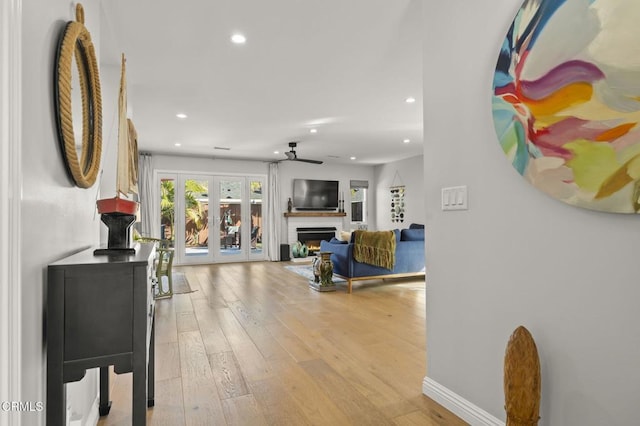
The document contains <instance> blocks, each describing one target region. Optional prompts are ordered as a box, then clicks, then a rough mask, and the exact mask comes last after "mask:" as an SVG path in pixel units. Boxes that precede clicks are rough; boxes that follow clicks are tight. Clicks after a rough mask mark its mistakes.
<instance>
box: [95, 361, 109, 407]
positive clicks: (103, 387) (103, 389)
mask: <svg viewBox="0 0 640 426" xmlns="http://www.w3.org/2000/svg"><path fill="white" fill-rule="evenodd" d="M110 410H111V401H109V367H100V405H99V406H98V412H99V413H100V415H101V416H106V415H107V414H109V411H110Z"/></svg>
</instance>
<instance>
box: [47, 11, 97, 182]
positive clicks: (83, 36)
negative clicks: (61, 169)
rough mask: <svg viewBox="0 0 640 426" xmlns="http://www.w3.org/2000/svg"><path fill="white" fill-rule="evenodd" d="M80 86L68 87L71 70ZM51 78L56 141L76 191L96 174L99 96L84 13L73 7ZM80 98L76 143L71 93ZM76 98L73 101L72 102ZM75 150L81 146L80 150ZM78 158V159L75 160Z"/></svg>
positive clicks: (93, 56)
mask: <svg viewBox="0 0 640 426" xmlns="http://www.w3.org/2000/svg"><path fill="white" fill-rule="evenodd" d="M73 66H75V67H76V68H77V71H78V80H79V81H78V82H75V83H76V84H79V85H80V87H72V67H73ZM54 69H55V75H54V79H55V81H54V99H55V110H56V125H57V130H58V141H59V143H60V147H61V149H62V153H63V157H64V162H65V165H66V168H67V172H68V174H69V176H70V177H71V178H72V179H73V181H74V182H75V184H76V185H77V186H79V187H80V188H89V187H91V186H92V185H93V184H94V182H95V181H96V178H97V176H98V172H99V171H100V158H101V154H102V97H101V93H100V76H99V71H98V61H97V59H96V54H95V50H94V47H93V42H92V41H91V35H90V34H89V31H87V29H86V28H85V26H84V10H83V8H82V5H81V4H77V5H76V20H75V21H70V22H69V23H67V25H66V26H65V28H64V30H63V31H62V33H61V35H60V41H59V43H58V51H57V54H56V64H55V67H54ZM74 90H75V91H78V90H79V91H80V92H79V93H80V97H81V99H82V101H81V102H82V117H76V119H79V118H81V119H82V140H81V141H80V142H79V143H76V140H75V136H74V126H73V114H72V111H73V109H72V91H74ZM79 101H80V99H79V98H76V99H75V102H79ZM77 147H81V148H80V150H78V149H77ZM78 157H80V158H78Z"/></svg>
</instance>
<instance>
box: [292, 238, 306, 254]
mask: <svg viewBox="0 0 640 426" xmlns="http://www.w3.org/2000/svg"><path fill="white" fill-rule="evenodd" d="M291 254H292V255H293V257H307V255H308V254H309V248H308V247H307V246H306V245H305V244H302V243H301V242H300V241H296V242H295V243H294V244H293V245H292V246H291Z"/></svg>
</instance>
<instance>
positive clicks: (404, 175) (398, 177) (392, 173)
mask: <svg viewBox="0 0 640 426" xmlns="http://www.w3.org/2000/svg"><path fill="white" fill-rule="evenodd" d="M423 170H424V158H423V156H422V155H418V156H416V157H411V158H407V159H405V160H400V161H394V162H392V163H387V164H382V165H379V166H376V167H375V182H376V184H375V187H374V188H373V191H375V200H376V203H375V206H376V207H375V208H376V211H377V212H378V214H377V222H376V224H375V226H376V229H395V228H398V229H402V228H407V227H409V225H410V224H412V223H422V224H424V218H425V210H424V172H423ZM398 185H404V186H405V200H404V202H405V217H404V222H392V221H391V193H390V192H389V189H390V187H391V186H398Z"/></svg>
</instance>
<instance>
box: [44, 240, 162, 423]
mask: <svg viewBox="0 0 640 426" xmlns="http://www.w3.org/2000/svg"><path fill="white" fill-rule="evenodd" d="M154 256H155V249H154V246H153V245H152V244H139V245H137V246H136V253H135V254H134V255H108V256H107V255H100V256H94V255H93V249H88V250H85V251H82V252H80V253H77V254H75V255H72V256H69V257H67V258H65V259H62V260H60V261H58V262H55V263H52V264H51V265H49V268H48V283H47V316H46V329H47V331H46V338H47V405H46V410H47V425H50V426H57V425H60V426H64V425H66V386H65V383H68V382H74V381H78V380H80V379H82V378H83V377H84V375H85V373H86V370H87V369H89V368H100V415H106V414H108V413H109V409H110V407H111V402H110V401H109V366H110V365H113V366H114V371H115V372H116V373H118V374H120V373H128V372H133V394H132V399H133V403H132V424H134V425H145V424H146V419H147V417H146V416H147V407H148V406H149V407H151V406H153V393H154V383H153V382H154V299H153V291H154V288H153V287H154V285H155V280H154V277H155V274H154V271H153V268H154Z"/></svg>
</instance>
